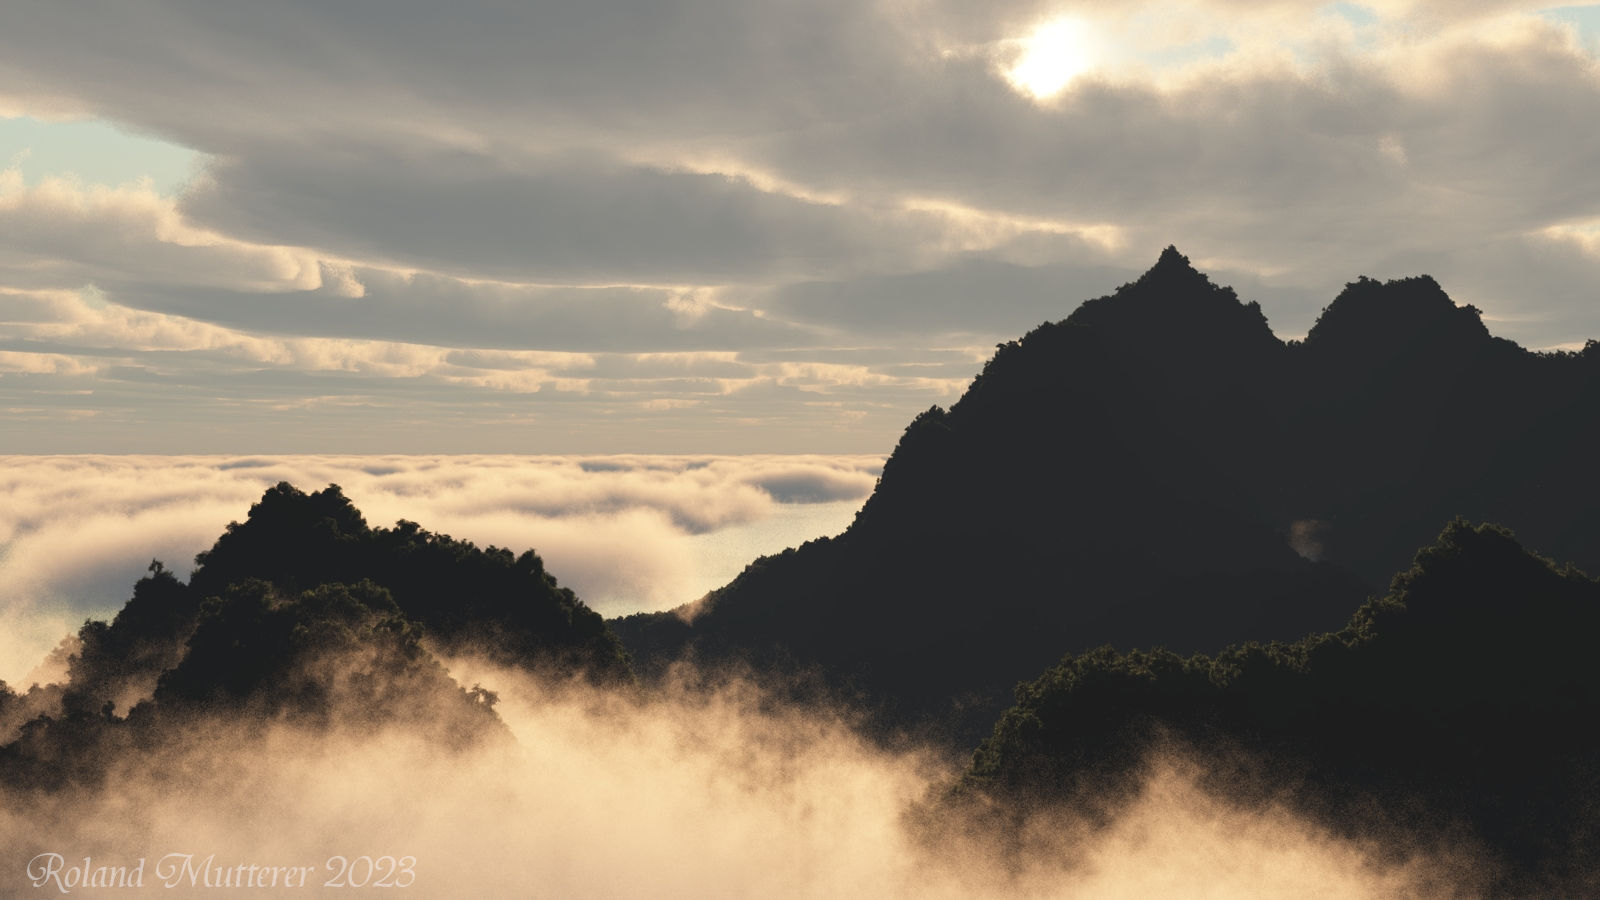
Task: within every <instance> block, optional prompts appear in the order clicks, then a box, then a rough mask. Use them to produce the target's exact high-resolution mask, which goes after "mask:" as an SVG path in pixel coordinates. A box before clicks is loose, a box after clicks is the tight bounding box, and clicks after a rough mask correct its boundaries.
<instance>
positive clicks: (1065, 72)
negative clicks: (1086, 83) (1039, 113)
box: [1005, 18, 1094, 100]
mask: <svg viewBox="0 0 1600 900" xmlns="http://www.w3.org/2000/svg"><path fill="white" fill-rule="evenodd" d="M1093 38H1094V34H1093V31H1092V29H1091V28H1090V27H1089V24H1088V23H1087V22H1085V21H1083V20H1082V19H1074V18H1061V19H1051V20H1050V21H1048V22H1045V23H1044V24H1042V25H1040V26H1039V27H1038V28H1036V29H1034V31H1033V33H1032V34H1030V35H1028V36H1027V37H1025V38H1022V39H1020V40H1018V41H1016V42H1015V43H1016V45H1017V46H1019V47H1020V49H1021V52H1020V53H1019V54H1018V56H1017V59H1016V62H1014V63H1012V65H1011V68H1009V69H1006V70H1005V76H1006V80H1007V81H1009V82H1011V86H1012V87H1014V88H1016V89H1017V90H1019V91H1022V92H1023V93H1026V94H1031V95H1032V96H1033V97H1035V98H1036V99H1039V100H1045V99H1049V98H1050V97H1054V96H1055V95H1057V94H1059V93H1061V92H1062V91H1063V90H1066V87H1067V85H1068V84H1070V83H1071V82H1072V79H1074V78H1076V77H1078V76H1079V75H1081V74H1083V73H1084V72H1086V71H1088V70H1089V69H1090V68H1091V67H1092V66H1093V65H1094V40H1093Z"/></svg>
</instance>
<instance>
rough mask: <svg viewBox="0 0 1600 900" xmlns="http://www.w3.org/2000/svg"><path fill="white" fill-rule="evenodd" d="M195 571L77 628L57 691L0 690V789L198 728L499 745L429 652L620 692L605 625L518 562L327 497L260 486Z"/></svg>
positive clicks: (529, 555)
mask: <svg viewBox="0 0 1600 900" xmlns="http://www.w3.org/2000/svg"><path fill="white" fill-rule="evenodd" d="M196 563H197V567H196V569H195V571H194V573H193V575H192V576H191V578H190V580H189V582H188V583H184V582H183V581H181V580H179V579H178V578H176V577H175V576H174V575H173V573H172V572H171V571H170V570H167V569H166V568H165V567H164V566H163V565H162V564H160V563H152V564H151V571H150V574H149V575H148V576H147V577H145V578H143V579H140V581H139V582H138V584H136V585H135V586H134V592H133V596H132V598H131V599H129V600H128V602H127V603H126V604H125V605H124V606H123V608H122V609H121V610H120V611H119V612H118V614H117V615H116V617H115V618H113V619H112V620H111V621H110V622H109V623H107V622H102V621H93V620H91V621H89V622H86V623H85V624H84V625H83V627H82V628H80V629H79V630H78V633H77V647H76V649H75V652H74V653H73V655H72V657H71V662H70V670H69V677H68V679H67V680H66V682H65V683H63V684H60V685H52V686H48V687H42V688H40V687H35V688H33V689H32V690H30V691H28V692H26V693H23V694H17V693H14V692H12V691H10V690H9V689H7V688H6V687H5V685H4V684H3V683H0V780H3V781H4V782H5V783H6V784H9V785H12V786H17V787H24V788H29V787H45V788H54V787H59V786H62V785H65V784H72V783H80V782H81V783H93V782H95V781H96V780H97V779H99V778H102V777H104V776H105V773H106V771H107V770H106V767H107V766H108V765H110V764H111V763H112V762H114V760H115V758H116V757H117V755H118V752H117V750H118V748H119V747H127V746H130V745H132V744H141V745H145V746H148V745H149V744H150V743H151V742H160V741H164V740H176V739H179V738H180V737H181V735H182V734H183V733H184V732H185V731H186V729H187V726H188V725H189V724H191V723H192V722H193V721H194V720H195V719H196V718H205V717H209V718H210V719H213V720H215V721H218V722H222V723H227V724H228V725H229V726H230V727H232V726H248V725H249V724H250V723H262V722H284V723H288V724H291V725H295V726H301V727H307V728H311V729H314V730H317V731H326V730H328V729H335V730H339V729H346V730H348V729H355V730H372V729H381V728H386V727H400V728H402V729H404V730H405V731H406V732H408V733H409V734H412V735H414V736H418V737H423V738H425V739H428V740H430V741H431V742H434V743H437V744H439V745H442V746H461V745H465V744H471V743H474V742H477V741H480V740H484V739H492V738H494V737H495V736H497V735H499V736H504V735H503V729H502V727H501V725H500V723H499V720H498V718H497V717H496V716H495V714H494V713H493V711H492V706H493V701H494V696H493V694H492V693H489V692H485V691H481V690H479V689H478V688H477V687H476V686H474V687H473V688H471V689H468V688H466V687H465V686H463V685H459V684H457V683H456V682H455V681H454V680H453V679H452V678H451V677H450V676H449V674H448V673H447V672H446V671H445V669H444V667H443V665H442V664H441V663H440V661H439V660H438V659H437V658H436V657H435V655H434V651H441V652H445V653H463V654H471V655H473V656H475V657H478V658H481V659H485V660H488V661H490V662H493V663H495V664H499V665H503V666H509V667H514V668H519V669H522V670H524V671H527V672H530V673H533V674H538V675H543V676H555V677H556V678H558V679H563V678H583V679H585V680H587V681H589V682H593V683H595V684H599V685H603V686H604V685H609V686H625V685H631V684H632V683H633V676H632V671H631V669H630V667H629V663H628V658H627V654H626V651H624V650H623V648H622V646H621V644H620V643H619V641H618V640H617V638H616V636H615V635H614V634H612V633H611V631H610V630H609V629H608V628H607V627H606V625H605V622H604V620H603V619H602V618H601V617H600V615H599V614H598V613H596V612H594V611H593V610H591V609H589V608H588V607H587V606H585V605H584V604H583V603H582V602H580V601H579V600H578V599H577V598H576V597H575V596H574V595H573V593H572V591H571V590H569V589H567V588H563V587H560V586H559V585H558V584H557V583H556V581H555V579H554V578H553V577H551V576H550V575H549V573H547V572H546V571H545V570H544V565H543V562H542V561H541V560H540V559H539V557H538V556H537V555H535V554H534V553H533V552H532V551H528V552H525V553H523V554H521V555H520V556H514V555H513V554H512V553H511V552H510V551H508V550H503V549H499V548H495V547H489V548H486V549H480V548H478V547H476V546H474V545H472V544H470V543H467V542H464V541H457V540H454V539H452V538H450V537H448V536H446V535H439V534H433V533H430V532H428V531H426V530H424V529H422V528H421V527H420V526H418V525H417V524H416V523H414V522H407V521H401V522H399V523H397V524H396V526H395V527H394V528H392V529H385V528H370V527H368V525H367V524H366V521H365V520H364V519H363V518H362V516H361V513H360V512H359V511H358V510H357V509H356V508H355V507H354V506H353V505H351V503H350V501H349V500H347V499H346V498H345V496H344V494H343V493H342V492H341V491H340V489H339V487H338V486H337V485H330V486H329V487H327V488H325V489H324V490H321V491H316V492H314V493H311V494H307V493H304V492H302V491H300V490H298V489H296V488H294V487H293V486H291V485H289V484H286V483H285V484H279V485H277V486H276V487H273V488H271V489H269V490H268V491H267V492H266V493H265V494H264V495H263V497H262V499H261V500H260V502H258V503H256V504H255V505H254V506H252V507H251V508H250V515H249V516H248V518H247V519H246V520H245V521H244V522H243V523H237V522H236V523H232V524H230V525H229V526H228V529H227V531H226V532H225V533H224V534H223V535H222V536H221V537H219V538H218V540H217V541H216V543H215V544H214V545H213V546H212V548H211V549H210V550H208V551H206V552H204V553H201V554H200V555H199V556H198V557H197V559H196ZM425 636H426V640H425V639H424V638H425Z"/></svg>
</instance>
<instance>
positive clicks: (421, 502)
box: [0, 456, 883, 686]
mask: <svg viewBox="0 0 1600 900" xmlns="http://www.w3.org/2000/svg"><path fill="white" fill-rule="evenodd" d="M882 463H883V459H882V457H878V456H582V457H579V456H270V457H269V456H9V457H0V680H5V681H8V682H11V683H12V684H14V685H17V686H25V684H26V683H27V682H26V679H27V678H28V675H29V673H30V672H31V671H32V669H33V667H34V666H35V665H36V664H38V663H39V662H40V660H42V659H43V658H44V657H45V655H46V654H47V653H48V652H49V651H50V649H51V648H52V647H54V646H55V645H56V644H57V643H58V642H59V641H60V640H61V639H62V637H64V636H65V635H66V634H68V633H69V632H71V631H72V630H74V629H75V628H76V627H77V626H78V625H81V624H82V623H83V620H84V619H85V618H86V617H97V618H100V617H108V616H111V615H114V614H115V613H116V611H117V609H119V608H120V607H121V606H122V604H123V602H125V601H126V600H127V598H128V597H129V596H130V594H131V591H132V587H133V583H134V582H135V581H137V580H138V578H139V577H140V576H142V575H143V574H144V573H145V570H146V567H148V566H149V564H150V562H151V560H152V559H160V560H162V561H163V562H164V563H165V564H166V565H167V566H168V567H169V568H172V569H174V570H176V571H177V572H178V573H179V575H180V577H187V575H188V573H189V571H190V569H191V568H192V563H193V559H194V556H195V554H196V553H198V552H200V551H202V550H205V549H207V548H208V547H210V546H211V544H212V542H213V541H215V540H216V538H217V536H218V535H220V534H221V533H222V531H223V529H224V528H225V527H226V526H227V524H228V523H229V522H232V521H242V520H243V519H244V518H245V517H246V515H247V514H248V512H249V508H250V505H251V504H252V503H254V502H255V501H256V500H258V499H260V496H261V493H262V491H264V490H265V489H266V488H268V487H270V486H272V485H274V484H277V483H278V482H280V481H287V482H289V483H291V484H293V485H295V486H296V487H299V488H301V489H302V490H306V491H312V490H317V489H320V488H323V487H325V486H327V485H329V484H338V485H340V486H341V487H342V488H343V490H344V492H345V495H346V496H348V497H349V498H350V500H351V502H353V503H354V504H355V505H356V507H357V508H359V509H360V510H361V511H362V513H363V514H364V515H365V516H366V519H367V522H368V524H370V525H373V526H390V525H393V524H394V522H395V521H396V520H398V519H402V518H403V519H409V520H411V521H414V522H418V523H419V524H421V525H422V526H423V527H424V528H427V529H429V530H430V531H434V532H438V533H443V534H448V535H451V536H452V537H455V538H459V539H463V540H470V541H473V542H474V543H477V544H478V545H480V546H487V545H495V546H499V547H507V548H510V549H511V550H513V551H514V552H518V553H520V552H521V551H523V550H525V549H529V548H532V549H534V550H535V551H536V552H538V553H539V555H540V556H541V557H543V558H544V560H545V563H546V566H547V567H548V569H549V571H550V572H551V573H552V574H554V575H555V576H556V578H557V579H558V580H559V581H560V582H561V583H562V584H564V585H566V586H568V587H571V588H572V589H573V590H574V591H576V592H577V594H578V596H579V597H580V598H582V599H583V600H584V601H585V602H586V603H588V604H589V605H590V606H592V607H594V608H595V609H597V610H598V611H600V612H601V613H602V614H604V615H606V616H615V615H622V614H626V613H630V612H636V611H639V610H655V609H666V608H670V607H673V606H677V605H679V604H682V603H687V602H689V601H691V600H695V599H697V598H699V597H700V596H702V595H703V594H704V593H705V592H706V591H709V590H711V589H713V588H715V587H718V586H720V585H722V584H725V583H726V582H727V581H729V580H730V579H732V578H733V576H735V575H737V574H738V573H739V571H740V570H741V569H742V568H743V567H744V565H746V564H747V563H749V562H750V561H752V560H754V559H755V558H756V557H758V556H760V555H762V554H766V553H773V552H778V551H781V550H783V549H784V548H785V547H790V546H797V545H799V544H801V543H803V542H805V541H807V540H810V539H811V538H815V537H819V536H822V535H833V534H837V533H839V532H840V531H843V530H844V529H845V528H846V527H847V526H848V525H849V523H850V520H851V518H852V517H853V516H854V514H855V511H856V510H857V509H858V508H859V507H860V505H861V503H862V501H864V500H865V499H866V497H867V495H868V494H870V493H871V492H872V488H873V485H874V483H875V482H876V478H877V475H878V472H879V471H880V470H881V467H882Z"/></svg>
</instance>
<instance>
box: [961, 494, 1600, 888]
mask: <svg viewBox="0 0 1600 900" xmlns="http://www.w3.org/2000/svg"><path fill="white" fill-rule="evenodd" d="M1597 633H1600V582H1596V581H1594V580H1591V579H1589V578H1588V577H1587V576H1585V575H1584V574H1583V573H1582V572H1580V571H1578V570H1576V569H1573V568H1570V567H1568V568H1564V569H1558V568H1556V567H1555V566H1554V565H1553V564H1552V563H1550V562H1549V561H1548V560H1546V559H1543V558H1541V557H1539V556H1536V555H1534V554H1532V553H1530V552H1528V551H1526V550H1524V549H1523V547H1522V546H1521V545H1520V544H1519V543H1518V542H1517V541H1516V540H1515V539H1514V538H1513V537H1512V535H1511V534H1510V533H1509V532H1507V531H1505V530H1503V529H1500V528H1497V527H1493V526H1479V527H1477V528H1473V527H1471V526H1469V525H1468V524H1467V523H1466V522H1465V521H1460V520H1458V521H1456V522H1454V523H1452V524H1451V525H1449V526H1448V527H1447V528H1446V529H1445V531H1444V533H1443V534H1442V535H1440V536H1439V538H1438V540H1437V542H1436V543H1434V544H1433V545H1432V546H1430V547H1428V548H1426V549H1424V550H1422V551H1421V552H1420V553H1419V554H1417V557H1416V563H1415V565H1414V566H1413V567H1412V568H1411V569H1410V570H1409V571H1407V572H1405V573H1404V574H1402V575H1399V576H1397V577H1396V578H1395V579H1394V582H1393V586H1392V589H1391V590H1390V592H1389V593H1388V594H1387V595H1386V596H1384V597H1382V598H1381V599H1375V600H1369V601H1368V602H1367V603H1365V604H1364V605H1362V606H1361V607H1360V609H1359V610H1358V611H1357V612H1356V614H1355V615H1354V617H1353V618H1352V619H1351V620H1350V622H1349V623H1348V624H1347V625H1346V626H1345V628H1344V629H1343V630H1341V631H1339V632H1336V633H1331V634H1323V635H1318V636H1314V637H1308V638H1305V639H1302V640H1300V641H1298V642H1295V643H1292V644H1266V645H1262V644H1245V645H1241V646H1236V647H1233V648H1230V649H1228V650H1226V651H1225V652H1222V653H1220V654H1218V655H1216V656H1214V657H1207V656H1198V655H1197V656H1193V657H1190V658H1183V657H1180V656H1178V655H1176V654H1173V653H1170V652H1165V651H1154V652H1144V651H1134V652H1130V653H1125V654H1124V653H1117V652H1115V651H1113V650H1111V649H1110V648H1104V649H1101V650H1097V651H1094V652H1091V653H1088V654H1085V655H1080V656H1069V657H1067V658H1066V659H1065V660H1063V661H1062V662H1061V663H1060V664H1058V665H1056V666H1055V667H1053V668H1051V669H1049V670H1048V671H1046V672H1045V674H1044V675H1043V676H1041V677H1039V678H1038V679H1036V680H1034V681H1032V682H1030V683H1027V684H1024V685H1021V686H1019V687H1018V688H1017V702H1016V705H1015V706H1014V707H1012V708H1011V709H1010V710H1008V711H1007V712H1006V713H1005V714H1004V715H1003V716H1002V717H1001V719H1000V721H999V724H998V725H997V726H996V727H995V729H994V733H993V735H992V736H991V737H990V738H989V739H988V740H987V741H985V742H984V744H983V745H982V746H981V747H980V748H979V750H978V752H977V753H976V754H975V756H974V761H973V764H972V767H971V769H970V770H969V771H968V773H967V775H966V776H965V777H964V779H963V781H962V782H961V784H960V785H959V786H958V788H957V789H956V790H955V791H954V792H953V793H952V795H951V796H950V797H949V798H948V799H947V802H950V803H954V804H956V805H958V806H959V805H962V803H961V801H963V800H971V799H975V798H982V799H983V800H984V801H986V802H982V803H979V804H977V805H976V806H975V807H969V809H970V808H979V809H982V810H985V811H986V812H985V813H984V814H983V815H985V816H986V817H987V818H988V820H989V825H990V826H991V827H994V826H998V827H999V828H1000V830H1001V831H1002V832H1005V831H1006V830H1007V829H1011V830H1013V831H1012V833H1013V835H1014V836H1018V837H1020V835H1017V834H1016V832H1015V829H1016V828H1017V826H1019V825H1020V823H1021V822H1022V821H1023V820H1024V819H1025V818H1026V817H1027V816H1028V815H1029V813H1030V812H1032V811H1037V810H1039V809H1041V808H1044V807H1047V806H1051V805H1054V804H1059V803H1062V802H1063V801H1066V802H1079V803H1083V802H1090V803H1092V804H1093V806H1094V807H1096V808H1097V809H1099V811H1100V812H1104V811H1105V810H1104V809H1103V807H1104V804H1105V803H1106V802H1107V800H1108V798H1116V797H1119V796H1127V795H1128V793H1129V792H1128V790H1127V789H1128V788H1129V787H1131V786H1132V785H1133V784H1135V783H1137V781H1138V780H1139V779H1140V778H1141V777H1142V773H1141V772H1140V771H1139V768H1140V764H1141V763H1142V762H1143V759H1144V752H1143V751H1145V750H1148V749H1150V748H1152V747H1154V748H1157V749H1160V748H1162V747H1171V746H1173V745H1175V744H1176V745H1178V746H1182V747H1184V748H1186V749H1187V750H1188V751H1189V752H1191V753H1198V754H1199V755H1200V756H1201V757H1204V758H1208V759H1211V760H1213V761H1215V762H1216V765H1217V768H1216V769H1215V770H1214V771H1213V772H1212V776H1211V777H1212V779H1213V780H1212V782H1211V784H1210V785H1209V787H1210V788H1211V789H1213V790H1216V791H1217V792H1219V793H1220V794H1222V795H1224V796H1226V797H1229V798H1230V799H1232V800H1235V801H1238V800H1246V801H1248V800H1250V799H1254V800H1257V801H1261V802H1266V801H1273V802H1283V801H1284V800H1288V801H1289V802H1290V803H1291V804H1292V805H1293V806H1295V807H1296V808H1297V809H1298V810H1299V811H1301V812H1304V813H1309V814H1312V815H1314V816H1316V817H1317V818H1318V819H1319V820H1320V821H1321V822H1322V823H1323V824H1325V825H1326V826H1327V827H1329V828H1331V829H1333V830H1335V831H1336V832H1339V833H1342V834H1344V835H1346V836H1349V837H1353V838H1360V839H1366V840H1369V841H1371V840H1374V839H1375V838H1376V837H1378V836H1382V835H1402V834H1403V835H1406V836H1407V837H1406V840H1405V841H1402V842H1396V843H1394V844H1391V845H1390V846H1388V847H1387V848H1383V847H1379V848H1378V849H1380V850H1381V851H1384V852H1390V853H1393V854H1394V855H1396V856H1403V855H1404V853H1405V852H1406V851H1408V850H1415V849H1419V848H1421V847H1425V846H1428V844H1429V843H1430V842H1436V845H1449V844H1450V843H1451V842H1453V841H1463V840H1467V841H1475V842H1479V843H1481V845H1482V846H1481V848H1478V849H1479V850H1480V853H1486V854H1487V855H1485V856H1483V857H1482V860H1481V861H1482V862H1484V863H1486V871H1485V872H1484V873H1482V874H1483V876H1484V877H1485V879H1486V884H1485V885H1483V887H1484V888H1485V889H1486V890H1487V891H1488V892H1489V893H1491V894H1499V893H1515V894H1517V895H1525V896H1593V895H1594V894H1595V892H1596V890H1597V889H1600V841H1597V840H1596V838H1600V761H1597V759H1596V757H1595V753H1594V742H1593V734H1592V723H1593V722H1594V719H1595V714H1596V712H1597V711H1600V668H1597V667H1596V666H1594V665H1593V663H1592V658H1593V650H1592V646H1591V645H1592V643H1593V641H1594V636H1595V635H1596V634H1597ZM1263 760H1266V761H1270V765H1262V764H1260V763H1261V761H1263Z"/></svg>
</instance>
